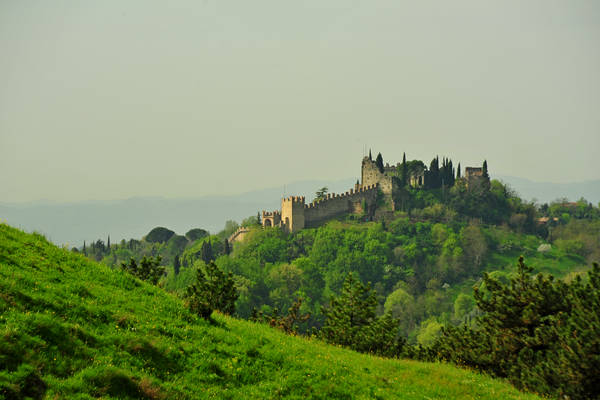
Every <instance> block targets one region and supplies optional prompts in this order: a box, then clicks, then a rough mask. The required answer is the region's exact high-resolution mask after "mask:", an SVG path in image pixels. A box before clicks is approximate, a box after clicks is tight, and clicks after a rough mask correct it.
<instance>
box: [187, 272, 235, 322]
mask: <svg viewBox="0 0 600 400" xmlns="http://www.w3.org/2000/svg"><path fill="white" fill-rule="evenodd" d="M196 274H197V275H196V283H194V284H193V285H191V286H190V287H189V288H188V291H187V301H188V307H189V308H190V311H192V312H193V313H195V314H198V315H199V316H200V317H202V318H204V319H209V318H210V316H211V314H212V312H213V311H214V310H218V311H220V312H222V313H224V314H233V313H234V312H235V301H236V300H237V298H238V296H239V294H238V292H237V289H236V287H235V282H234V280H233V274H231V273H229V274H226V273H224V272H223V271H221V270H220V269H219V267H217V265H216V264H215V263H214V262H209V263H208V264H207V265H206V268H205V271H204V272H203V271H202V269H200V268H198V270H197V272H196Z"/></svg>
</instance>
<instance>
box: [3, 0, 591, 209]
mask: <svg viewBox="0 0 600 400" xmlns="http://www.w3.org/2000/svg"><path fill="white" fill-rule="evenodd" d="M364 146H368V147H370V148H372V149H373V151H374V152H375V153H376V152H378V151H381V152H382V153H383V156H384V160H386V161H392V162H396V161H400V160H401V158H402V152H404V151H406V153H407V157H408V158H409V159H413V158H419V159H423V160H425V161H426V163H429V160H431V158H432V157H433V156H435V155H436V154H439V155H440V156H444V155H446V156H450V157H452V159H453V160H454V161H455V162H458V161H460V162H461V164H462V165H463V166H468V165H480V164H481V162H482V160H483V159H484V158H486V159H487V160H488V164H489V167H490V171H491V173H492V174H494V173H496V174H504V175H514V176H520V177H524V178H529V179H533V180H538V181H552V182H569V181H581V180H588V179H599V178H600V168H599V165H598V164H599V162H598V159H599V150H600V2H599V1H596V0H594V1H578V0H570V1H564V0H560V1H550V0H541V1H522V0H519V1H505V0H502V1H496V2H490V1H483V0H473V1H435V2H430V1H406V2H405V1H398V0H393V1H383V0H382V1H379V0H369V1H351V0H340V1H337V0H315V1H307V0H302V1H294V2H289V1H282V0H272V1H263V0H252V1H248V0H239V1H229V0H205V1H198V0H193V1H168V2H167V1H160V2H159V1H156V2H154V1H146V0H144V1H141V0H140V1H122V0H119V1H107V0H103V1H80V0H77V1H75V0H73V1H59V0H54V1H42V0H40V1H24V0H0V201H6V202H13V201H30V200H39V199H51V200H58V201H78V200H89V199H97V200H100V199H119V198H126V197H131V196H149V195H150V196H165V197H184V196H185V197H189V196H199V195H205V194H229V193H239V192H243V191H246V190H251V189H256V188H263V187H271V186H278V185H282V184H284V183H286V182H292V181H296V180H305V179H339V178H347V177H353V176H358V175H359V173H360V160H361V157H362V155H363V148H364Z"/></svg>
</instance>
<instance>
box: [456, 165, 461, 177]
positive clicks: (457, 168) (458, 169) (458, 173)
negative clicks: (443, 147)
mask: <svg viewBox="0 0 600 400" xmlns="http://www.w3.org/2000/svg"><path fill="white" fill-rule="evenodd" d="M456 179H457V180H458V179H460V163H458V167H456Z"/></svg>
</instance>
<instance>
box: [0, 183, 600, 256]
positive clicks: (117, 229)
mask: <svg viewBox="0 0 600 400" xmlns="http://www.w3.org/2000/svg"><path fill="white" fill-rule="evenodd" d="M493 178H496V179H500V180H502V181H503V182H505V183H508V184H509V185H510V186H511V187H512V188H513V189H514V190H516V191H517V192H518V193H519V195H520V196H521V197H522V198H524V199H526V200H531V199H533V198H536V199H537V201H538V202H550V201H552V200H554V199H557V198H563V197H566V198H568V199H570V200H577V199H579V198H580V197H582V196H583V197H584V198H586V199H587V200H588V201H591V202H592V203H594V204H598V202H600V180H596V181H588V182H578V183H564V184H561V183H545V182H533V181H530V180H527V179H523V178H516V177H510V176H493ZM354 183H355V180H354V179H342V180H339V181H322V180H315V181H302V182H295V183H291V184H289V185H286V186H285V188H284V187H277V188H267V189H261V190H255V191H251V192H247V193H242V194H238V195H231V196H205V197H199V198H195V199H167V198H160V197H135V198H131V199H126V200H115V201H94V202H92V201H90V202H79V203H53V202H31V203H21V204H8V203H0V220H1V221H5V222H7V223H9V224H11V225H13V226H15V227H19V228H21V229H24V230H27V231H38V232H41V233H43V234H45V235H46V236H47V237H48V238H49V239H50V240H52V241H53V242H54V243H57V244H69V245H70V246H81V244H82V243H83V241H84V240H86V241H88V243H89V242H90V241H92V240H96V239H99V238H100V239H103V240H105V241H106V238H107V237H108V235H110V237H111V241H112V242H113V243H114V242H117V241H120V240H121V239H129V238H140V237H142V236H144V235H145V234H147V233H148V232H149V231H150V230H151V229H152V228H154V227H157V226H164V227H167V228H169V229H172V230H174V231H175V232H177V233H179V234H184V233H185V232H187V231H188V230H189V229H191V228H203V229H207V230H209V231H211V232H214V233H216V232H218V231H219V230H221V229H223V226H224V225H225V221H226V220H235V221H238V222H240V221H241V220H242V219H244V218H246V217H249V216H251V215H256V213H257V212H258V211H261V210H275V209H279V206H280V199H281V197H282V196H283V195H304V196H306V200H307V202H308V201H311V200H312V199H313V197H314V193H315V191H317V190H318V189H319V188H321V187H323V186H327V187H328V188H329V191H330V192H335V193H340V192H345V191H347V190H348V189H349V188H351V187H352V186H353V184H354Z"/></svg>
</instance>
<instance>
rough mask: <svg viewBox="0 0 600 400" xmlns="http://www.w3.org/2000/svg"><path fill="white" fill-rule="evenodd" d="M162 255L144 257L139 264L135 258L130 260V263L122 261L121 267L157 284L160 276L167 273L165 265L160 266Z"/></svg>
mask: <svg viewBox="0 0 600 400" xmlns="http://www.w3.org/2000/svg"><path fill="white" fill-rule="evenodd" d="M160 261H161V258H160V256H158V257H156V258H154V257H144V258H143V259H142V261H141V263H140V265H139V266H138V265H137V263H136V262H135V260H134V259H133V258H131V259H130V260H129V264H126V263H124V262H123V263H121V269H122V270H123V271H127V272H129V273H130V274H131V275H133V276H135V277H136V278H139V279H141V280H143V281H148V282H150V283H152V284H153V285H156V284H157V283H158V281H159V280H160V277H161V276H163V275H164V274H165V267H161V266H160Z"/></svg>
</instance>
